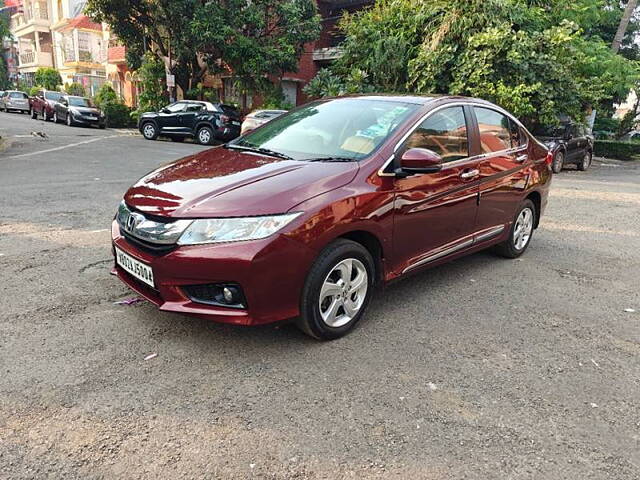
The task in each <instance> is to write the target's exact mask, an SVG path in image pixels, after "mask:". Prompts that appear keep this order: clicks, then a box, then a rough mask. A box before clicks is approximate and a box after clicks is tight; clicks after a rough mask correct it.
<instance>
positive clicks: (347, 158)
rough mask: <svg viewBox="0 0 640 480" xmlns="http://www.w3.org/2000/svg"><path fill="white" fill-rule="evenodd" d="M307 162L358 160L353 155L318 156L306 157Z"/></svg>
mask: <svg viewBox="0 0 640 480" xmlns="http://www.w3.org/2000/svg"><path fill="white" fill-rule="evenodd" d="M304 161H305V162H357V160H356V159H355V158H352V157H318V158H305V159H304Z"/></svg>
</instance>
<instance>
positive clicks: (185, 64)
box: [87, 0, 320, 92]
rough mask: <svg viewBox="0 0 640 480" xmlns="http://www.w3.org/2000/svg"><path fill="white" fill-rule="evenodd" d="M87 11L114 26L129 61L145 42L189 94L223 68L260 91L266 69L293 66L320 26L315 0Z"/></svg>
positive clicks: (171, 1) (149, 3)
mask: <svg viewBox="0 0 640 480" xmlns="http://www.w3.org/2000/svg"><path fill="white" fill-rule="evenodd" d="M87 12H88V14H89V15H90V16H91V17H92V18H93V19H94V20H96V21H99V22H101V21H104V22H107V23H108V24H109V25H110V26H111V30H112V32H114V33H115V34H116V35H117V36H118V37H119V38H120V39H121V40H122V41H123V42H124V43H125V44H126V45H127V48H128V50H129V55H128V59H129V60H135V57H136V56H138V57H139V56H141V55H142V54H143V53H144V46H145V44H146V46H147V47H148V48H150V49H152V50H153V51H154V53H156V54H157V55H158V56H159V58H161V59H162V60H163V61H164V62H165V64H166V65H167V66H168V67H169V69H170V71H171V73H173V74H174V75H175V76H176V83H177V84H178V85H179V86H180V87H181V88H182V89H183V91H185V92H186V91H188V90H191V89H193V88H196V85H197V84H198V83H200V82H201V81H202V79H203V77H204V74H205V73H206V72H209V73H216V72H223V71H232V72H233V74H234V75H235V76H236V77H237V79H238V81H240V82H242V83H243V84H244V85H248V86H251V87H253V88H258V89H259V88H260V87H262V86H264V85H265V75H269V74H275V75H278V74H281V73H282V72H285V71H294V70H295V69H296V68H297V60H298V57H299V56H300V54H301V52H302V48H303V45H304V44H305V43H306V42H309V41H311V40H313V39H314V38H316V36H317V35H318V33H319V31H320V26H319V25H320V23H319V17H318V15H317V11H316V6H315V3H314V2H313V0H253V1H251V2H247V1H245V0H226V1H224V2H222V1H205V0H134V1H130V0H88V2H87ZM169 57H171V64H169ZM136 66H137V65H136Z"/></svg>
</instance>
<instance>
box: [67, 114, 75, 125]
mask: <svg viewBox="0 0 640 480" xmlns="http://www.w3.org/2000/svg"><path fill="white" fill-rule="evenodd" d="M73 125H74V122H73V119H72V118H71V114H70V113H69V112H67V126H68V127H73Z"/></svg>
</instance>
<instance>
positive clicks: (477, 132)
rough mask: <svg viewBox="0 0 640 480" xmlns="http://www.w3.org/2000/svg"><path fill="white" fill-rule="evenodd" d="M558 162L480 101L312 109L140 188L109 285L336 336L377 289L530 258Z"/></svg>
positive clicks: (131, 200)
mask: <svg viewBox="0 0 640 480" xmlns="http://www.w3.org/2000/svg"><path fill="white" fill-rule="evenodd" d="M550 161H551V158H550V156H549V155H548V149H547V148H546V147H545V146H544V145H543V144H541V143H540V142H538V141H537V140H536V139H535V138H534V137H533V136H532V135H531V134H530V133H529V132H528V131H527V130H526V128H524V127H523V126H522V124H521V123H520V122H519V121H518V120H516V119H515V118H514V117H513V116H512V115H510V114H509V113H508V112H506V111H505V110H503V109H501V108H499V107H497V106H495V105H493V104H491V103H488V102H485V101H482V100H476V99H471V98H462V97H417V96H358V97H345V98H337V99H329V100H321V101H316V102H312V103H309V104H307V105H305V106H303V107H300V108H298V109H296V110H293V111H292V112H290V113H288V114H286V115H283V116H281V117H278V118H276V119H274V120H272V121H271V122H269V123H267V124H265V125H263V126H261V127H259V128H258V129H256V130H254V131H252V132H251V133H249V134H247V135H245V136H242V137H240V138H238V139H236V140H234V141H232V142H230V143H227V144H225V145H223V146H219V147H215V148H213V149H210V150H207V151H205V152H202V153H199V154H197V155H194V156H190V157H187V158H184V159H182V160H178V161H176V162H174V163H172V164H169V165H167V166H164V167H161V168H159V169H157V170H156V171H154V172H152V173H150V174H148V175H147V176H145V177H144V178H142V179H141V180H140V181H138V182H137V183H136V184H135V185H133V186H132V187H131V188H130V189H129V191H128V192H127V193H126V195H125V197H124V200H123V202H122V203H121V205H120V207H119V210H118V212H117V214H116V218H115V219H114V221H113V224H112V238H113V246H114V255H115V267H114V268H115V272H116V273H117V275H118V276H119V278H120V279H121V280H122V281H123V282H125V283H126V284H127V285H129V287H131V288H132V289H133V290H135V291H137V292H138V293H139V294H141V295H143V296H144V297H145V298H147V299H148V300H150V301H151V302H153V303H155V304H156V305H157V306H158V307H159V308H160V309H161V310H164V311H170V312H179V313H187V314H192V315H196V316H200V317H205V318H209V319H212V320H216V321H220V322H226V323H233V324H240V325H258V324H265V323H270V322H276V321H279V320H284V319H294V318H295V319H297V323H298V325H299V326H300V327H301V328H302V330H304V331H305V332H306V333H308V334H309V335H312V336H313V337H316V338H319V339H333V338H338V337H340V336H342V335H344V334H346V333H347V332H349V331H350V330H351V329H352V328H353V327H354V326H355V325H356V324H357V323H358V321H359V320H360V319H361V318H362V316H363V314H364V312H365V310H366V308H367V305H368V304H369V300H370V299H371V297H372V294H373V291H374V287H375V286H376V285H377V284H385V283H387V282H390V281H392V280H395V279H399V278H403V277H405V276H407V275H409V274H412V273H415V272H418V271H421V270H423V269H425V268H428V267H432V266H434V265H438V264H440V263H443V262H447V261H449V260H452V259H454V258H458V257H461V256H463V255H467V254H469V253H472V252H476V251H478V250H482V249H486V248H488V247H495V248H496V249H497V251H498V252H499V253H500V254H502V255H503V256H506V257H509V258H515V257H518V256H520V255H522V254H523V253H524V251H525V250H526V249H527V246H528V245H529V242H530V241H531V238H532V235H533V233H534V230H535V228H536V227H537V226H538V222H539V221H540V216H541V215H542V213H543V211H544V208H545V205H546V203H547V195H548V190H549V184H550V181H551V169H550V165H549V164H550Z"/></svg>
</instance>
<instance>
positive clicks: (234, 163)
mask: <svg viewBox="0 0 640 480" xmlns="http://www.w3.org/2000/svg"><path fill="white" fill-rule="evenodd" d="M357 171H358V164H357V163H356V162H352V163H328V162H302V161H295V160H280V159H277V158H273V157H267V156H263V155H258V154H253V153H249V152H239V151H235V150H229V149H226V148H224V147H216V148H212V149H210V150H207V151H204V152H201V153H199V154H196V155H193V156H190V157H186V158H184V159H182V160H178V161H176V162H173V163H170V164H169V165H166V166H164V167H161V168H159V169H157V170H155V171H153V172H151V173H150V174H148V175H147V176H145V177H143V178H142V179H141V180H140V181H138V182H137V183H136V184H135V185H133V186H132V187H131V188H130V189H129V190H128V191H127V193H126V195H125V197H124V198H125V202H126V203H127V204H128V205H129V206H130V207H133V208H135V209H137V210H138V211H140V212H143V213H146V214H151V215H158V216H165V217H172V218H212V217H241V216H255V215H269V214H278V213H285V212H287V211H289V210H290V209H291V208H293V207H295V206H296V205H298V204H299V203H301V202H303V201H305V200H308V199H309V198H312V197H315V196H317V195H320V194H322V193H325V192H328V191H331V190H334V189H336V188H339V187H341V186H343V185H346V184H348V183H349V182H351V181H352V180H353V178H354V177H355V175H356V173H357Z"/></svg>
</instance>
